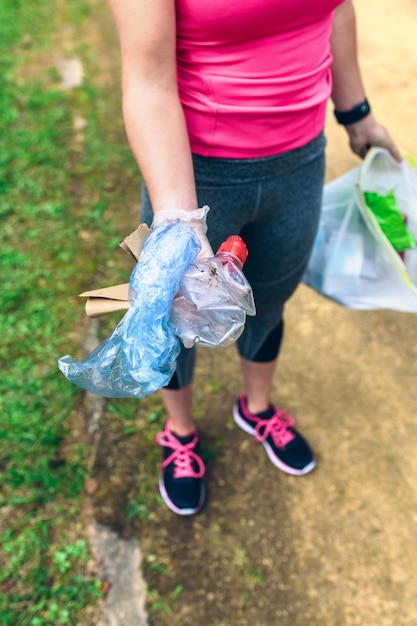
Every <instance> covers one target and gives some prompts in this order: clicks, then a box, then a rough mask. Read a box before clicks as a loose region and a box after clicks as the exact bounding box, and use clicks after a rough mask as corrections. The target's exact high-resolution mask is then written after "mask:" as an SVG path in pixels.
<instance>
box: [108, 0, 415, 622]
mask: <svg viewBox="0 0 417 626" xmlns="http://www.w3.org/2000/svg"><path fill="white" fill-rule="evenodd" d="M356 7H357V13H358V19H359V25H360V26H359V43H360V50H361V57H362V66H363V72H364V75H365V80H366V84H367V87H368V97H369V100H370V102H371V103H372V106H373V109H374V111H375V113H376V115H377V117H378V118H379V119H380V120H381V121H383V122H384V123H385V124H386V125H387V126H388V127H389V128H390V130H391V132H392V134H393V135H394V136H395V138H396V139H397V141H398V143H399V144H400V145H402V146H403V147H405V148H407V149H408V150H409V151H410V152H412V153H413V154H414V155H417V123H416V121H415V115H416V111H417V90H416V88H415V83H413V81H414V79H415V76H416V75H417V45H416V39H417V3H416V2H415V0H397V2H396V3H395V7H394V4H393V3H392V2H390V1H389V0H356ZM104 11H105V9H104ZM103 19H104V21H105V23H106V24H108V16H107V17H104V18H103ZM107 31H108V29H107ZM107 37H108V40H107V41H108V46H107V53H108V55H109V56H111V57H112V58H113V57H114V58H115V57H116V55H118V50H117V47H116V43H115V38H114V37H113V36H112V35H109V34H108V35H107ZM110 65H111V66H112V64H110ZM115 85H116V89H117V78H115ZM327 135H328V140H329V143H328V151H327V154H328V179H332V178H334V177H335V176H337V175H339V174H341V173H342V172H344V171H346V170H347V169H349V168H351V167H353V166H355V165H356V164H357V160H356V158H355V157H354V156H353V155H351V153H350V152H349V149H348V147H347V142H346V138H345V135H344V131H343V130H342V129H341V128H340V127H337V126H336V124H335V123H334V121H333V119H332V115H331V113H330V114H329V123H328V127H327ZM416 361H417V331H416V317H415V316H412V315H403V314H396V313H392V312H364V313H358V312H355V313H353V312H349V311H346V310H344V309H342V308H341V307H338V306H337V305H335V304H332V303H330V302H327V301H325V300H323V299H322V298H320V297H318V296H317V295H315V294H314V293H313V292H312V291H310V290H308V289H307V288H305V287H302V288H300V290H299V291H298V293H297V294H296V296H295V297H294V299H293V300H292V302H291V303H290V305H289V307H288V316H287V334H286V342H285V346H284V351H283V354H282V358H281V361H280V366H279V371H278V373H277V376H276V383H275V397H276V400H277V402H278V403H280V404H281V405H282V406H284V407H286V408H287V409H288V410H289V411H290V412H291V413H292V414H293V415H295V416H296V417H297V419H298V424H299V426H300V427H301V429H302V430H303V432H304V433H305V434H306V435H307V436H308V438H309V439H310V441H311V443H312V444H313V446H314V448H315V450H316V451H317V454H318V467H317V470H316V471H315V472H314V473H313V474H312V475H310V476H308V477H305V478H293V477H289V476H286V475H283V474H282V473H280V472H278V471H277V470H276V469H274V468H273V466H272V465H271V464H270V463H269V461H268V460H267V458H266V455H265V454H264V452H263V449H262V448H261V447H260V446H257V445H256V444H254V443H253V442H251V441H249V440H248V438H247V437H246V436H245V435H244V434H242V433H240V432H237V431H236V429H235V428H234V426H233V422H232V418H231V407H232V404H233V402H234V399H235V397H236V396H237V394H238V393H239V391H240V381H239V376H238V368H237V359H236V355H235V352H234V349H233V348H230V349H227V350H226V351H223V352H216V353H214V352H210V351H201V353H200V359H199V365H198V372H197V386H198V387H199V390H198V392H197V396H196V407H198V408H199V409H200V410H199V411H198V414H199V417H198V420H199V424H200V427H201V430H202V437H203V443H204V442H205V445H206V447H207V448H208V449H209V450H210V452H211V455H212V457H213V458H212V460H211V461H210V462H209V464H208V476H207V483H208V491H209V494H208V503H207V507H206V509H205V510H204V512H203V513H202V514H201V515H199V516H197V517H195V518H193V519H190V520H187V519H186V520H184V519H181V518H178V517H175V516H174V515H172V514H171V513H170V512H169V511H167V510H165V509H163V508H158V509H156V512H153V513H152V514H151V515H150V517H149V520H148V522H147V523H146V524H144V525H142V526H140V527H139V528H138V527H137V526H134V525H132V526H128V525H126V524H124V523H123V521H121V520H123V516H122V515H121V514H120V511H119V509H120V507H119V505H117V507H116V505H112V500H111V498H110V496H109V497H108V499H106V490H105V485H106V481H107V482H108V483H110V482H113V483H114V481H116V482H117V481H119V482H117V484H122V483H123V481H132V480H134V479H135V476H136V475H137V474H136V472H137V462H138V461H137V459H138V455H140V454H141V453H143V450H144V448H143V441H141V439H140V438H139V439H137V440H131V441H133V443H127V442H126V441H121V439H120V437H118V438H116V437H115V436H114V433H112V431H111V429H109V430H108V431H106V432H105V433H104V435H103V441H102V447H101V452H100V453H99V458H98V463H97V468H96V469H97V477H98V480H99V483H100V485H101V491H100V490H99V491H100V494H101V495H100V499H98V500H97V502H96V505H97V514H98V517H99V518H101V520H103V521H107V522H113V523H117V524H119V526H120V525H121V526H122V527H123V532H124V533H125V534H128V533H129V534H134V535H136V536H137V537H138V539H139V540H140V543H141V547H142V550H143V552H144V554H145V557H146V558H147V559H148V563H158V564H159V565H160V567H159V568H156V567H154V568H152V567H148V568H147V577H148V582H149V585H150V587H151V588H152V589H154V590H156V591H157V592H158V594H159V596H158V597H160V598H162V599H163V600H165V602H166V603H167V604H169V605H171V606H172V609H173V611H172V612H171V613H166V612H164V610H159V611H156V612H155V613H154V615H153V617H152V620H153V624H154V626H162V625H164V624H169V625H170V626H180V625H183V626H270V625H275V624H277V625H278V624H279V625H280V626H417V542H416V539H415V528H416V523H417V487H416V481H415V478H414V477H415V476H416V475H417V455H416V452H415V451H416V449H417V426H416V418H415V414H416V406H417V384H416V383H417V380H416V374H417V367H416ZM143 471H145V472H146V473H147V478H146V479H147V480H149V481H150V482H151V483H152V481H154V485H153V486H154V487H155V489H156V473H157V459H156V457H153V460H152V461H150V462H149V464H148V465H147V466H146V468H145V470H143V468H142V473H143ZM118 472H119V475H117V473H118ZM116 508H117V510H116ZM177 585H182V587H183V589H182V591H181V593H180V594H179V596H178V597H177V598H176V599H174V597H173V596H171V598H170V597H169V594H170V593H171V592H172V591H173V590H175V589H176V587H177ZM174 595H175V594H174ZM123 626H125V625H123Z"/></svg>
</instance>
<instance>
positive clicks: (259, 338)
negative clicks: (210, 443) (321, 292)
mask: <svg viewBox="0 0 417 626" xmlns="http://www.w3.org/2000/svg"><path fill="white" fill-rule="evenodd" d="M325 143H326V142H325V138H324V134H323V133H321V134H320V135H319V136H318V137H316V139H314V140H313V141H311V142H310V143H308V144H306V145H305V146H303V147H301V148H297V149H295V150H291V151H289V152H286V153H283V154H279V155H277V156H272V157H265V158H257V159H223V158H214V157H203V156H199V155H193V163H194V174H195V181H196V187H197V196H198V204H199V206H203V205H205V204H207V205H208V206H209V207H210V211H209V213H208V215H207V225H208V229H207V236H208V239H209V241H210V244H211V246H212V248H213V250H217V248H218V247H219V245H220V244H221V243H222V242H223V241H224V240H225V239H226V238H227V237H228V236H229V235H232V234H240V235H241V236H242V237H243V239H244V241H245V243H246V245H247V247H248V251H249V254H248V259H247V261H246V263H245V266H244V271H245V275H246V277H247V279H248V280H249V282H250V284H251V286H252V289H253V293H254V298H255V304H256V316H254V317H248V318H247V322H246V327H245V330H244V332H243V334H242V335H241V337H240V338H239V339H238V341H237V347H238V351H239V354H240V356H241V357H243V358H245V359H247V360H249V361H255V362H267V361H272V360H274V359H275V358H276V357H277V356H278V353H279V349H280V345H281V339H282V330H283V311H284V305H285V302H286V301H287V300H288V299H289V298H290V297H291V295H292V294H293V293H294V291H295V289H296V288H297V286H298V285H299V283H300V281H301V279H302V276H303V274H304V271H305V269H306V266H307V263H308V260H309V257H310V254H311V250H312V246H313V243H314V239H315V235H316V232H317V227H318V222H319V217H320V208H321V202H322V191H323V182H324V169H325V158H324V149H325ZM152 219H153V216H152V207H151V204H150V200H149V196H148V193H147V190H146V188H145V187H144V186H143V187H142V221H144V222H145V223H147V224H148V225H151V223H152ZM194 362H195V349H194V348H191V349H185V348H183V349H182V351H181V354H180V356H179V358H178V361H177V369H176V372H175V374H174V377H173V378H172V380H171V381H170V383H169V385H168V387H169V388H171V389H180V388H182V387H184V386H185V385H187V384H188V383H189V382H190V381H191V379H192V376H193V369H194Z"/></svg>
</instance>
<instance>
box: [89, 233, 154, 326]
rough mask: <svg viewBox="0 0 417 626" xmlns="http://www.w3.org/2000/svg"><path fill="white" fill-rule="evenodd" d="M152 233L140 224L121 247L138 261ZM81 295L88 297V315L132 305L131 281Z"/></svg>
mask: <svg viewBox="0 0 417 626" xmlns="http://www.w3.org/2000/svg"><path fill="white" fill-rule="evenodd" d="M150 233H151V229H150V228H149V227H148V226H146V224H140V225H139V226H138V228H137V229H136V230H135V231H134V232H133V233H131V234H130V235H128V236H127V237H126V238H125V239H124V240H123V241H122V243H121V244H120V247H121V248H122V250H124V251H125V252H127V253H128V254H129V255H130V256H131V257H132V258H133V259H134V261H135V262H136V261H137V260H138V258H139V255H140V253H141V251H142V248H143V244H144V243H145V240H146V238H147V237H148V236H149V235H150ZM80 297H83V298H87V301H86V303H85V312H86V314H87V315H88V317H100V316H101V315H106V314H107V313H114V312H115V311H127V310H128V308H129V306H130V305H129V283H123V284H121V285H113V286H112V287H102V288H101V289H93V290H91V291H84V292H83V293H80Z"/></svg>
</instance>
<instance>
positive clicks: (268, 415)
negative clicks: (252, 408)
mask: <svg viewBox="0 0 417 626" xmlns="http://www.w3.org/2000/svg"><path fill="white" fill-rule="evenodd" d="M274 413H275V410H274V408H273V407H272V406H270V407H269V409H266V411H261V413H255V415H256V417H259V418H260V419H261V420H269V419H271V417H272V416H273V415H274Z"/></svg>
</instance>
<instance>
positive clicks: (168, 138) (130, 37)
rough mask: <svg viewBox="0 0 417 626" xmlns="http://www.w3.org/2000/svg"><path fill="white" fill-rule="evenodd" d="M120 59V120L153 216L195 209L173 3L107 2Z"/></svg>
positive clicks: (144, 0) (156, 0)
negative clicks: (118, 45) (144, 186)
mask: <svg viewBox="0 0 417 626" xmlns="http://www.w3.org/2000/svg"><path fill="white" fill-rule="evenodd" d="M110 5H111V9H112V11H113V16H114V19H115V23H116V28H117V31H118V35H119V42H120V50H121V60H122V94H123V116H124V121H125V127H126V133H127V136H128V139H129V143H130V146H131V148H132V151H133V153H134V155H135V158H136V160H137V162H138V165H139V168H140V170H141V173H142V176H143V178H144V180H145V183H146V186H147V188H148V191H149V195H150V198H151V203H152V206H153V209H154V212H155V213H157V212H158V211H160V210H161V209H165V210H167V209H173V210H177V209H182V210H193V209H196V208H197V197H196V191H195V184H194V175H193V168H192V160H191V152H190V146H189V141H188V134H187V129H186V125H185V120H184V115H183V111H182V107H181V104H180V101H179V97H178V91H177V81H176V64H175V2H174V0H110Z"/></svg>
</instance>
